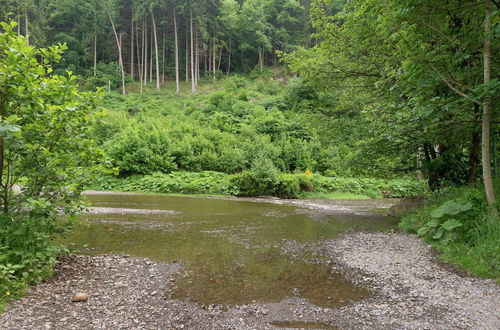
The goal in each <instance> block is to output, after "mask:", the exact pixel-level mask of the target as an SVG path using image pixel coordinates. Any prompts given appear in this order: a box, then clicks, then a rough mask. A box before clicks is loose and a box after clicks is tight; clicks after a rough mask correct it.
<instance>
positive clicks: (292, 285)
mask: <svg viewBox="0 0 500 330" xmlns="http://www.w3.org/2000/svg"><path fill="white" fill-rule="evenodd" d="M87 197H88V199H89V200H91V201H92V202H93V204H94V206H93V207H94V208H92V209H91V210H90V213H89V214H88V215H87V216H86V223H83V224H82V225H81V226H79V227H78V228H77V229H76V230H75V231H74V233H73V234H72V235H70V236H69V237H68V238H67V240H66V243H68V244H70V246H72V247H73V248H74V249H76V250H78V253H79V254H84V255H80V256H73V257H70V258H66V259H63V260H62V262H61V264H60V265H59V267H58V271H57V273H56V275H55V276H54V277H53V278H52V279H50V280H49V281H47V282H46V283H43V284H41V285H39V286H37V287H35V288H33V289H32V291H31V293H30V295H28V296H27V297H25V298H22V299H20V300H18V301H16V302H14V303H13V305H12V306H11V307H10V308H9V309H8V310H7V311H6V313H4V314H2V315H0V324H5V325H6V328H9V329H10V328H30V329H31V328H49V329H51V328H52V329H65V328H81V329H88V328H96V329H106V328H122V329H129V328H159V329H170V328H190V329H276V328H307V329H335V328H341V329H364V328H365V329H374V328H375V329H387V328H419V329H439V328H441V329H449V328H482V329H497V328H500V319H499V315H500V313H499V307H498V306H500V304H499V302H500V301H499V297H500V292H499V288H498V286H497V285H496V284H495V283H494V282H493V281H490V280H482V279H477V278H474V277H467V276H463V275H460V274H459V273H457V272H455V271H454V270H452V269H450V267H444V266H443V265H442V264H440V263H439V262H437V261H436V259H435V257H434V256H433V253H432V251H431V249H430V248H429V247H428V246H427V245H426V244H424V243H422V242H421V241H420V240H419V239H418V238H417V237H416V236H413V235H408V234H403V233H399V232H397V229H396V223H397V218H395V217H393V216H388V215H387V214H388V213H392V212H391V211H390V209H391V206H392V205H393V204H396V203H398V201H397V200H371V201H306V200H294V201H293V200H277V199H266V200H261V199H248V200H240V199H238V200H233V199H221V198H217V199H214V198H194V197H172V196H165V195H143V194H115V193H112V194H110V193H97V192H94V193H89V194H88V195H87ZM77 292H86V293H88V294H89V296H90V298H89V300H88V301H87V302H84V303H74V302H72V301H71V300H72V297H73V295H74V294H75V293H77Z"/></svg>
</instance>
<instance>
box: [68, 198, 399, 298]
mask: <svg viewBox="0 0 500 330" xmlns="http://www.w3.org/2000/svg"><path fill="white" fill-rule="evenodd" d="M86 197H87V198H88V199H89V200H90V201H91V202H92V204H93V205H94V208H93V209H92V211H91V212H90V213H89V214H87V215H86V216H85V220H86V221H85V223H84V224H82V225H79V226H78V227H77V228H76V230H75V231H74V232H72V233H71V234H70V236H69V237H68V238H67V239H66V241H65V243H66V244H68V245H69V246H70V247H72V248H75V249H77V250H79V251H80V252H81V253H87V254H100V253H126V254H130V255H133V256H139V257H147V258H151V259H154V260H158V261H163V262H166V263H171V262H180V263H181V264H182V265H183V270H182V271H181V273H180V274H179V276H178V278H177V279H176V285H177V289H176V291H175V294H174V296H173V298H179V299H189V300H191V301H195V302H199V303H202V304H213V303H216V304H246V303H252V302H261V303H264V302H277V301H280V300H282V299H285V298H289V297H294V296H296V297H302V298H304V299H306V300H307V301H309V302H311V303H313V304H315V305H318V306H322V307H339V306H342V305H345V304H347V303H349V302H350V301H358V300H360V299H362V298H363V297H366V296H368V292H367V291H366V290H365V289H362V288H358V287H355V286H353V285H352V284H351V283H350V282H349V280H348V279H346V278H345V277H344V276H342V275H341V274H336V273H332V272H331V270H330V268H329V267H328V266H327V265H322V264H315V263H310V262H307V258H306V256H303V257H302V256H300V255H299V256H295V257H293V258H292V257H290V256H288V255H287V254H285V253H283V251H282V247H283V244H284V243H285V242H287V241H288V240H294V241H298V242H301V243H306V242H315V241H316V240H317V239H319V238H328V237H334V236H336V235H338V234H339V233H342V232H346V231H350V230H386V229H389V228H393V227H394V226H395V223H396V220H395V218H392V217H387V216H383V215H380V214H375V213H370V212H348V211H346V210H345V209H342V211H341V212H336V211H335V206H333V207H331V208H330V210H329V211H328V212H326V211H325V210H324V209H323V210H318V211H315V210H312V209H307V208H304V206H303V205H302V206H300V205H299V206H292V205H282V204H279V203H278V204H277V203H267V202H255V201H241V200H225V199H213V198H201V197H200V198H195V197H172V196H165V195H148V194H115V193H89V194H87V195H86ZM358 203H363V201H359V202H358ZM375 205H376V204H375ZM358 206H359V205H358ZM369 208H370V209H376V207H374V204H373V203H371V204H369Z"/></svg>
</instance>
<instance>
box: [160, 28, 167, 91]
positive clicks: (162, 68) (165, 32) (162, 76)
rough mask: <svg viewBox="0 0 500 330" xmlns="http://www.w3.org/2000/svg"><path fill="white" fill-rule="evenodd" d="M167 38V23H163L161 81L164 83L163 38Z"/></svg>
mask: <svg viewBox="0 0 500 330" xmlns="http://www.w3.org/2000/svg"><path fill="white" fill-rule="evenodd" d="M166 38H167V25H166V24H163V39H162V46H161V51H162V55H161V82H162V83H165V39H166Z"/></svg>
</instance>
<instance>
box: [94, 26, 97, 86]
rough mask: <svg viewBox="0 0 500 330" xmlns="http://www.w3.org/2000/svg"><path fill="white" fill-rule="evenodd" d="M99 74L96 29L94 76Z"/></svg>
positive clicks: (95, 34) (95, 32)
mask: <svg viewBox="0 0 500 330" xmlns="http://www.w3.org/2000/svg"><path fill="white" fill-rule="evenodd" d="M95 76H97V31H94V77H95Z"/></svg>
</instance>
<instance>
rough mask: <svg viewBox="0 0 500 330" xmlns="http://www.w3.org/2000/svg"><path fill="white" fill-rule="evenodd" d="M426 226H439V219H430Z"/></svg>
mask: <svg viewBox="0 0 500 330" xmlns="http://www.w3.org/2000/svg"><path fill="white" fill-rule="evenodd" d="M426 226H427V227H429V228H436V227H437V226H439V220H438V219H432V220H431V221H429V222H427V224H426Z"/></svg>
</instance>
